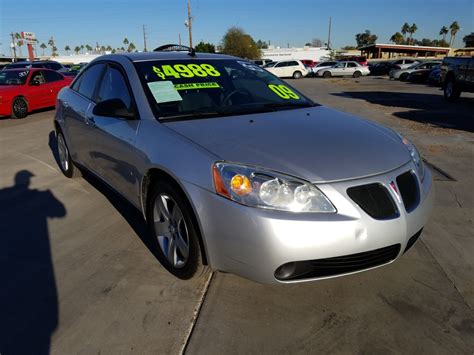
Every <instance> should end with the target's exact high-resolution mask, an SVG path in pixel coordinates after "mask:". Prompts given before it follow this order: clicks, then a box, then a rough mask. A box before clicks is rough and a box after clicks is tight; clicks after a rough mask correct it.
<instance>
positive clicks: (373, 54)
mask: <svg viewBox="0 0 474 355" xmlns="http://www.w3.org/2000/svg"><path fill="white" fill-rule="evenodd" d="M359 50H360V52H361V55H364V56H366V57H367V58H393V57H399V56H410V57H437V56H438V55H441V56H446V55H448V54H449V51H450V48H448V47H427V46H409V45H406V44H383V43H374V44H369V45H367V46H364V47H361V48H359Z"/></svg>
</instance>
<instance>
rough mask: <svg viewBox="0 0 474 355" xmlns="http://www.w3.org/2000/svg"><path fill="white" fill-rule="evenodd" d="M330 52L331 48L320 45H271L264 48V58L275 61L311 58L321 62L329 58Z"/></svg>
mask: <svg viewBox="0 0 474 355" xmlns="http://www.w3.org/2000/svg"><path fill="white" fill-rule="evenodd" d="M329 53H330V51H329V50H327V49H326V48H320V47H303V48H280V47H274V46H270V47H268V48H267V49H262V58H263V59H271V60H273V61H280V60H289V59H297V60H301V59H310V60H314V61H315V62H321V61H323V60H328V59H329Z"/></svg>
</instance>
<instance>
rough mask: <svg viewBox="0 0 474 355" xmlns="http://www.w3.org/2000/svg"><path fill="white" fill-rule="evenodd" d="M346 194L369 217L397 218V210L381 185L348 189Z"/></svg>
mask: <svg viewBox="0 0 474 355" xmlns="http://www.w3.org/2000/svg"><path fill="white" fill-rule="evenodd" d="M347 194H348V195H349V197H350V198H351V199H352V200H354V202H355V203H357V205H358V206H359V207H360V208H362V209H363V210H364V211H365V212H366V213H367V214H368V215H369V216H371V217H372V218H375V219H392V218H396V217H398V210H397V207H396V206H395V203H394V202H393V199H392V197H391V196H390V194H389V192H388V191H387V189H386V188H385V187H384V186H383V185H382V184H378V183H375V184H369V185H361V186H355V187H350V188H349V189H347Z"/></svg>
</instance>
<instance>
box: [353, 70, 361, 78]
mask: <svg viewBox="0 0 474 355" xmlns="http://www.w3.org/2000/svg"><path fill="white" fill-rule="evenodd" d="M361 75H362V73H361V72H360V71H356V72H354V74H352V76H353V77H354V78H359V77H360V76H361Z"/></svg>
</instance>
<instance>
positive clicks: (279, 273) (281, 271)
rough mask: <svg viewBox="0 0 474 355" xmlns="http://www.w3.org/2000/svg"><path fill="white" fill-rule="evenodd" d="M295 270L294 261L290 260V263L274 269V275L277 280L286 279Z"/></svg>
mask: <svg viewBox="0 0 474 355" xmlns="http://www.w3.org/2000/svg"><path fill="white" fill-rule="evenodd" d="M295 271H296V263H294V262H291V263H286V264H283V265H281V266H280V267H279V268H278V269H276V271H275V277H276V278H277V279H278V280H286V279H289V278H291V277H292V276H293V275H294V274H295Z"/></svg>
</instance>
